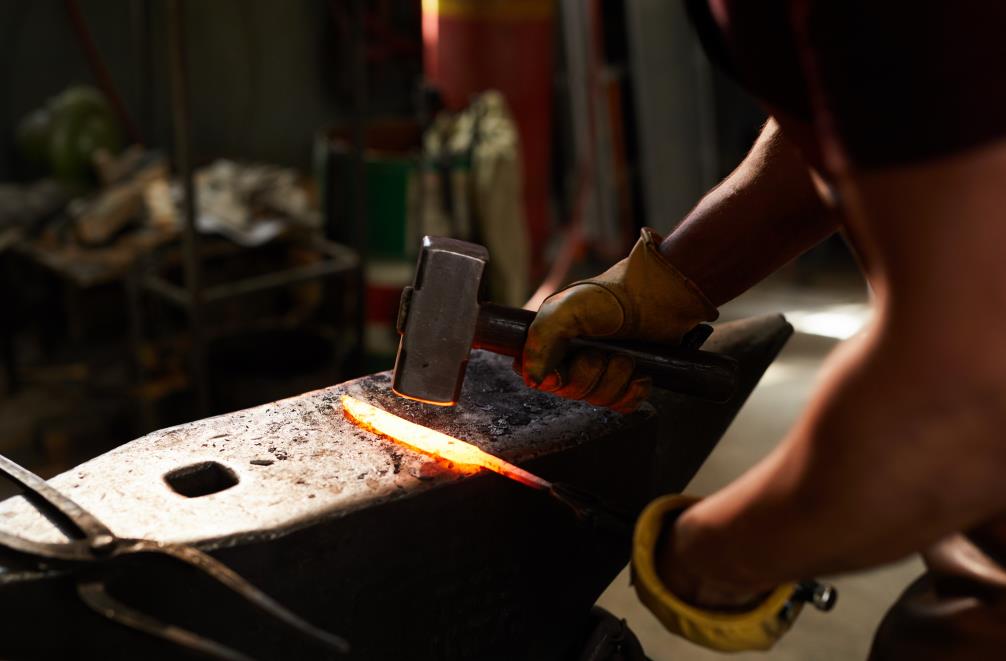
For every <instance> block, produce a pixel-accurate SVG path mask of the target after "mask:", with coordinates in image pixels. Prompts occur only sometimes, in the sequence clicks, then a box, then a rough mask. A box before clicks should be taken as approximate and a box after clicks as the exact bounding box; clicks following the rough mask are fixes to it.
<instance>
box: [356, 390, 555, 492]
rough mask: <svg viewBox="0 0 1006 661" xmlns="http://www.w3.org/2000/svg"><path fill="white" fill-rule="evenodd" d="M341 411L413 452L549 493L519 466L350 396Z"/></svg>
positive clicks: (546, 484)
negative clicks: (495, 474) (472, 468)
mask: <svg viewBox="0 0 1006 661" xmlns="http://www.w3.org/2000/svg"><path fill="white" fill-rule="evenodd" d="M342 409H343V411H345V413H346V416H347V417H348V418H349V419H350V420H352V421H353V422H355V423H356V424H358V425H360V426H361V427H364V428H366V429H369V430H371V431H373V432H376V433H378V434H382V435H384V436H387V437H388V438H390V439H391V440H393V441H395V442H396V443H401V444H402V445H407V446H409V447H410V448H412V449H413V450H418V451H420V452H423V453H425V454H429V455H433V456H434V457H439V458H441V459H446V460H447V461H452V462H454V463H455V464H460V465H462V466H476V467H480V468H487V469H489V470H491V471H493V472H494V473H499V474H500V475H503V476H505V477H509V478H510V479H511V480H516V481H517V482H520V483H521V484H524V485H527V486H529V487H531V488H533V489H549V488H551V486H552V484H551V483H550V482H549V481H548V480H544V479H542V478H540V477H538V476H537V475H534V474H533V473H529V472H527V471H526V470H524V469H523V468H520V467H519V466H514V465H513V464H511V463H510V462H508V461H504V460H502V459H500V458H499V457H495V456H493V455H491V454H489V453H488V452H484V451H483V450H480V449H479V448H477V447H475V446H474V445H472V444H471V443H466V442H464V441H462V440H460V439H457V438H454V437H452V436H448V435H447V434H442V433H440V432H438V431H435V430H433V429H429V428H427V427H423V426H422V425H417V424H416V423H414V422H409V421H408V420H405V419H403V418H399V417H398V416H397V415H395V414H393V413H388V412H387V411H383V410H381V409H379V408H377V407H375V406H371V405H370V404H367V403H366V402H362V401H360V400H358V399H356V398H354V397H350V396H349V395H343V396H342Z"/></svg>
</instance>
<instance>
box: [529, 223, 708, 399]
mask: <svg viewBox="0 0 1006 661" xmlns="http://www.w3.org/2000/svg"><path fill="white" fill-rule="evenodd" d="M660 242H661V238H660V236H659V235H658V234H657V233H656V232H654V231H653V230H651V229H643V231H642V235H641V236H640V237H639V241H637V242H636V245H635V246H634V247H633V249H632V252H631V253H629V256H628V257H626V258H625V259H623V260H622V261H620V262H618V263H617V264H615V265H614V266H612V267H611V268H610V269H608V270H607V271H605V272H604V273H602V274H601V275H599V276H596V277H594V278H590V279H589V280H580V281H579V282H574V283H573V284H571V285H569V286H568V287H566V288H565V289H562V290H560V291H558V292H556V293H555V294H553V295H552V296H550V297H549V298H547V299H545V302H544V303H543V304H542V306H541V309H539V310H538V316H537V317H535V320H534V322H533V323H532V324H531V327H530V329H528V334H527V342H526V343H525V345H524V355H523V357H522V363H521V374H522V375H523V376H524V381H525V382H526V383H527V384H528V385H529V386H532V387H535V388H539V389H541V390H545V391H548V392H554V393H556V394H559V395H562V396H563V397H568V398H570V399H584V400H586V401H588V402H590V403H591V404H594V405H596V406H607V407H609V408H612V409H615V410H616V411H622V412H627V411H632V410H635V409H636V408H637V407H638V406H639V404H640V402H642V400H643V399H645V398H646V396H647V394H649V389H650V381H649V379H642V378H633V367H634V366H633V364H632V360H631V359H629V358H626V357H624V356H614V357H611V358H610V359H609V358H608V357H607V356H606V355H604V354H602V353H600V352H595V351H583V352H579V353H578V354H577V355H575V356H574V357H573V358H572V360H570V361H569V362H568V364H566V365H564V369H559V368H560V363H562V361H563V358H564V357H565V353H566V345H567V343H568V341H569V340H570V339H571V338H574V337H590V338H624V339H633V340H645V341H649V342H661V343H666V344H677V343H678V342H680V341H681V337H682V336H683V335H684V334H685V333H687V332H688V331H689V330H691V329H692V328H694V327H695V326H697V325H698V324H699V323H701V322H703V321H712V320H714V319H716V317H717V315H718V313H717V312H716V308H715V307H713V305H712V303H710V302H709V300H708V299H706V297H705V295H704V294H703V293H702V292H701V291H699V288H698V287H696V286H695V284H694V283H692V282H691V281H689V280H688V279H687V278H686V277H685V276H684V275H682V274H681V273H680V272H679V271H678V270H677V269H676V268H674V267H673V266H672V265H671V264H670V263H668V262H667V260H666V259H664V257H663V256H662V255H661V254H660V251H659V250H658V246H659V245H660Z"/></svg>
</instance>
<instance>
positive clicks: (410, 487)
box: [0, 318, 790, 659]
mask: <svg viewBox="0 0 1006 661" xmlns="http://www.w3.org/2000/svg"><path fill="white" fill-rule="evenodd" d="M789 333H790V329H789V326H788V324H786V323H785V322H784V321H783V320H781V318H760V319H755V320H748V321H743V322H736V323H733V324H725V325H723V326H721V327H720V328H719V329H718V330H717V331H716V333H714V335H713V337H712V338H711V339H710V340H709V342H708V343H707V345H706V346H707V348H709V349H710V350H713V351H718V352H721V353H724V354H726V355H730V356H733V357H735V358H736V359H737V360H738V362H739V365H740V384H739V388H738V392H737V394H736V395H735V397H734V398H733V399H732V400H731V401H729V402H727V403H724V404H714V403H711V402H701V401H698V400H693V399H690V398H687V397H685V396H682V395H674V394H671V393H659V392H658V393H656V394H655V395H654V397H653V399H652V400H651V404H652V406H650V407H647V408H646V410H644V411H641V412H639V413H636V414H633V415H630V416H624V417H622V416H618V415H616V414H614V413H611V412H608V411H606V410H602V409H597V408H594V407H591V406H588V405H585V404H581V403H574V402H567V401H563V400H558V399H556V398H553V397H551V396H549V395H545V394H541V393H537V392H533V391H529V390H527V389H526V388H525V387H524V386H523V384H522V383H521V382H520V379H519V378H518V377H517V376H516V375H514V374H513V373H512V372H511V370H510V367H509V361H508V360H506V359H505V358H501V357H495V356H492V355H489V354H482V353H476V354H474V355H473V359H472V361H471V365H470V367H469V370H470V372H469V375H468V378H467V380H466V383H465V387H464V391H463V393H462V397H461V403H460V404H459V405H458V406H457V407H454V408H451V409H444V408H436V407H428V406H424V405H421V404H418V403H416V402H410V401H407V400H403V399H401V398H398V397H396V396H395V395H394V394H393V393H391V392H390V390H389V385H390V377H389V375H388V374H387V373H383V374H377V375H373V376H370V377H365V378H363V379H359V380H356V381H352V382H349V383H346V384H342V385H338V386H334V387H332V388H328V389H325V390H321V391H316V392H313V393H307V394H305V395H301V396H298V397H294V398H291V399H287V400H283V401H279V402H275V403H273V404H269V405H266V406H261V407H258V408H255V409H249V410H246V411H239V412H236V413H232V414H228V415H224V416H219V417H216V418H210V419H207V420H201V421H197V422H194V423H190V424H188V425H183V426H180V427H175V428H171V429H166V430H162V431H158V432H154V433H152V434H149V435H148V436H145V437H143V438H140V439H138V440H136V441H133V442H131V443H129V444H127V445H125V446H123V447H121V448H119V449H117V450H114V451H112V452H109V453H107V454H105V455H102V456H101V457H98V458H96V459H94V460H92V461H89V462H87V463H85V464H82V465H81V466H80V467H78V468H77V469H75V470H72V471H69V472H67V473H64V474H63V475H60V476H57V477H55V478H53V480H51V482H52V484H54V485H55V486H57V487H58V488H60V489H64V490H66V491H67V492H68V493H69V494H71V495H72V497H73V498H74V499H75V500H76V501H77V502H79V503H80V505H82V506H83V507H85V508H87V509H88V510H89V511H91V512H93V513H94V514H95V515H96V516H98V517H99V518H101V519H102V520H103V521H104V522H105V523H106V524H107V525H108V526H109V527H110V528H111V529H112V530H113V531H114V532H115V533H116V534H117V535H120V536H123V537H143V538H148V539H153V540H162V541H174V542H186V543H193V544H195V545H197V546H199V547H200V548H203V549H206V550H211V551H213V554H214V555H215V556H216V557H217V558H219V559H220V560H222V561H223V562H225V563H226V564H228V565H229V566H231V567H232V568H234V569H235V570H237V571H238V572H240V573H241V574H242V575H243V576H245V577H246V578H247V579H248V580H250V581H251V582H252V583H254V584H255V585H257V586H258V587H260V588H261V589H263V590H264V591H266V592H267V593H268V594H270V595H272V596H274V597H275V598H277V599H278V600H279V601H280V602H281V603H283V604H285V605H287V606H289V607H290V608H291V609H293V610H294V611H296V612H297V613H299V614H300V615H302V616H304V617H306V618H307V619H309V620H310V621H312V622H313V623H315V624H317V625H319V626H323V627H326V628H329V629H331V630H333V631H338V632H339V633H340V634H343V635H345V636H346V637H347V638H348V639H349V642H350V643H351V645H352V646H353V654H354V656H355V658H364V659H371V658H411V659H427V658H428V659H472V658H479V659H483V658H486V659H492V658H500V659H504V658H509V659H512V658H522V659H526V658H543V659H548V658H558V657H560V656H561V654H562V653H563V651H564V650H566V649H567V648H568V646H569V645H570V643H571V641H572V640H573V639H575V637H576V635H577V631H578V628H579V627H580V625H581V624H582V622H583V620H584V618H586V616H587V613H588V611H589V608H590V606H591V604H592V603H593V601H594V600H595V599H596V597H597V595H598V594H600V592H601V591H602V590H603V589H604V587H606V585H607V584H608V583H609V582H610V581H611V579H612V578H613V577H614V576H615V575H616V574H617V573H618V571H619V570H620V569H621V568H622V567H623V566H624V563H625V561H626V559H627V554H628V548H627V543H626V540H625V539H623V538H615V537H612V536H611V535H609V534H606V533H604V532H600V531H597V530H592V529H589V528H585V527H582V526H580V525H578V523H577V522H576V520H575V519H573V517H571V516H570V515H569V512H568V510H567V509H566V508H564V507H563V506H561V505H559V504H556V503H554V502H553V501H551V500H549V499H547V498H545V497H543V496H542V495H541V494H540V493H537V492H533V491H530V490H528V489H526V488H524V487H522V486H520V485H517V484H515V483H512V482H510V481H508V480H505V479H503V478H500V477H498V476H496V475H493V474H480V475H475V476H467V477H461V476H459V475H457V474H455V473H453V472H451V471H449V470H446V469H445V468H444V467H443V466H441V465H440V464H438V463H436V462H435V461H433V460H431V459H428V458H426V457H422V456H420V455H417V454H415V453H413V452H411V451H409V450H407V449H404V448H401V447H398V446H395V445H393V444H391V443H389V442H387V441H385V440H382V439H380V438H377V437H375V436H374V435H372V434H370V433H369V432H366V431H364V430H362V429H359V428H357V427H355V426H354V425H352V424H351V423H350V422H349V421H347V420H345V419H344V418H343V416H342V414H341V412H340V411H338V410H337V409H336V408H335V407H334V406H333V404H335V403H336V402H337V399H338V396H339V395H340V394H342V393H349V394H352V395H354V396H356V397H359V398H362V399H365V400H367V401H370V402H372V403H375V404H377V405H379V406H382V407H385V408H387V409H389V410H392V411H394V412H395V413H397V414H398V415H401V416H403V417H406V418H409V419H412V420H414V421H417V422H421V423H422V424H425V425H427V426H430V427H432V428H435V429H439V430H441V431H444V432H446V433H450V434H452V435H455V436H459V437H462V438H464V439H466V440H468V441H471V442H473V443H475V444H477V445H479V446H480V447H482V448H483V449H486V450H487V451H490V452H492V453H494V454H498V455H500V456H502V457H504V458H506V459H508V460H511V461H515V462H517V463H522V464H524V465H525V466H526V467H528V468H530V469H533V470H534V471H536V472H537V473H539V474H540V475H542V476H543V477H545V478H547V479H551V480H561V481H564V482H569V483H571V484H574V485H576V486H577V487H580V488H584V489H588V490H590V491H592V492H594V493H596V494H599V495H601V496H603V497H604V498H606V499H608V500H609V501H611V502H612V503H613V504H616V505H618V506H619V507H622V508H625V509H628V510H630V511H638V509H639V508H641V507H642V506H643V505H644V504H645V503H646V502H647V500H648V499H650V498H652V497H653V496H654V495H656V494H658V493H663V492H666V491H669V490H675V489H681V488H683V487H684V486H685V484H686V483H687V482H688V480H690V479H691V476H692V475H693V474H694V472H695V471H696V470H697V469H698V467H699V465H700V464H701V462H702V461H703V460H704V459H705V457H706V456H707V455H708V453H709V452H710V451H711V449H712V448H713V446H714V445H715V443H716V441H717V440H718V439H719V437H720V435H721V434H722V433H723V431H724V430H725V428H726V427H727V425H728V424H729V422H730V420H731V419H732V418H733V416H734V415H735V413H736V411H737V409H738V408H739V407H740V405H741V404H742V403H743V401H744V400H745V399H746V398H747V395H748V393H749V392H750V389H751V388H753V386H754V385H755V383H756V382H757V380H758V379H759V378H760V376H761V374H762V372H763V371H764V369H765V368H766V367H767V366H768V364H769V363H770V362H771V360H772V359H773V358H774V357H775V355H776V353H777V352H778V350H779V349H780V348H781V346H782V344H783V343H784V342H785V340H786V338H787V337H788V335H789ZM202 462H214V463H215V464H218V465H219V466H221V467H223V469H224V472H225V473H227V472H229V473H232V474H233V475H234V476H236V477H237V483H236V484H234V485H233V486H230V487H229V488H225V489H224V490H222V491H219V492H217V493H212V494H210V495H204V496H199V497H185V496H183V495H181V494H179V493H176V492H175V491H173V490H172V489H171V488H170V487H169V486H168V484H167V483H166V482H165V480H164V478H163V476H164V475H165V474H166V473H168V472H169V471H172V470H176V469H178V468H181V467H185V466H190V465H194V464H199V463H202ZM211 465H212V464H211ZM199 474H200V473H199V472H198V471H197V472H196V475H199ZM221 474H222V473H221ZM212 477H213V476H212V475H210V476H209V478H211V479H208V481H207V483H206V484H204V485H202V487H201V488H203V490H205V489H206V488H209V489H212V487H213V486H214V484H215V483H214V480H213V479H212ZM225 483H227V481H222V482H220V483H219V484H225ZM191 486H192V485H191V484H190V485H188V487H185V486H184V485H176V487H184V488H183V490H187V489H188V488H189V487H191ZM196 487H199V485H198V484H197V485H196ZM196 492H197V493H198V492H199V489H198V488H197V489H196ZM0 529H3V530H9V531H12V532H17V533H18V534H21V535H23V536H30V537H32V538H35V539H39V540H51V541H58V540H61V539H63V537H62V535H61V534H60V533H59V532H58V531H57V530H56V529H55V528H54V527H53V526H51V525H50V524H49V523H48V522H47V521H45V520H43V519H41V518H40V517H38V516H37V515H35V514H34V513H33V512H32V511H31V510H30V508H28V507H27V506H26V503H24V502H23V501H22V500H21V499H20V498H13V499H9V500H7V501H5V502H3V503H0ZM0 567H2V569H0V622H2V623H3V626H4V631H5V636H4V637H2V638H0V656H22V655H24V654H25V653H26V652H33V653H35V652H39V651H40V650H41V651H43V652H44V653H49V654H56V653H61V652H65V651H67V650H73V651H74V652H76V653H82V652H87V653H95V654H100V655H102V656H105V657H109V656H130V657H133V658H135V657H137V656H139V655H141V654H143V655H146V656H147V657H150V656H157V655H165V654H168V651H166V650H165V649H163V648H161V647H158V645H157V644H156V643H155V642H151V641H149V640H145V639H142V638H138V637H136V636H135V635H133V634H131V633H129V632H126V631H123V630H120V629H116V628H114V627H110V626H108V625H107V624H105V623H103V622H102V621H100V620H96V619H95V618H94V617H91V616H90V615H89V614H88V613H87V612H86V611H84V610H83V609H81V608H79V607H77V606H75V605H74V603H72V602H71V601H70V600H69V599H68V595H67V594H66V592H67V590H66V580H65V578H64V577H62V576H60V575H59V574H58V573H56V572H53V573H43V574H38V573H29V572H25V571H24V570H23V569H19V567H23V565H19V563H18V560H17V558H14V557H10V558H2V557H0ZM183 579H184V577H179V576H178V575H176V574H173V573H171V572H168V571H165V572H148V573H147V574H146V575H145V576H142V577H137V576H131V577H130V579H129V581H123V582H122V585H120V586H118V590H119V596H120V598H122V599H124V600H126V601H128V602H130V603H137V605H144V606H147V605H149V604H147V603H146V602H145V600H149V598H150V595H151V594H157V595H159V597H160V598H163V599H164V600H165V601H164V603H162V604H161V605H160V606H159V607H160V608H164V609H168V610H169V612H171V613H172V614H174V613H175V611H180V612H182V614H183V615H184V616H185V617H186V618H189V619H190V620H191V622H190V624H191V628H193V629H195V630H197V631H198V630H199V629H200V627H201V628H202V630H203V631H213V633H214V635H215V637H216V638H217V639H221V640H224V641H225V642H226V640H227V639H228V636H230V637H232V638H234V639H242V637H247V636H249V635H256V636H260V637H263V641H262V643H261V645H260V646H259V647H258V649H260V650H262V656H264V657H277V656H289V655H290V654H291V651H290V650H289V649H288V648H278V647H275V644H276V641H272V640H269V639H268V637H267V636H265V634H264V633H263V632H258V631H249V630H248V629H249V628H248V627H247V626H245V625H244V624H243V623H244V621H245V620H244V619H243V617H242V613H240V612H234V611H233V610H230V609H222V608H220V606H219V602H218V601H215V600H214V598H213V595H212V594H211V593H207V592H204V591H201V590H200V589H198V586H197V585H195V584H190V583H189V582H186V580H183ZM113 587H114V586H113ZM54 619H55V620H57V621H58V628H59V630H60V631H61V632H63V633H61V635H60V636H59V637H54V636H45V635H42V634H43V632H46V631H51V630H52V625H53V620H54ZM180 624H186V622H180ZM6 632H11V633H10V634H7V633H6ZM270 645H273V646H272V647H270Z"/></svg>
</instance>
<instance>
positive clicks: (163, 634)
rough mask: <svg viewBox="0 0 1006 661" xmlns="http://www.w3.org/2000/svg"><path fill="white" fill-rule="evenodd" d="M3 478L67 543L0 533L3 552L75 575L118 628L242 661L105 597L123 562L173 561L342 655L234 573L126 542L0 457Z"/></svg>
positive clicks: (175, 548) (171, 549)
mask: <svg viewBox="0 0 1006 661" xmlns="http://www.w3.org/2000/svg"><path fill="white" fill-rule="evenodd" d="M0 477H3V478H5V479H7V480H9V481H11V482H13V483H14V484H16V485H17V486H19V487H20V488H21V489H22V490H23V491H24V493H25V496H26V498H27V500H28V501H29V502H31V503H32V504H33V505H34V506H35V507H36V508H37V509H38V510H39V512H41V513H42V514H43V515H44V516H45V517H46V518H48V519H50V520H51V521H53V523H54V524H56V525H57V526H58V527H59V528H60V529H61V530H63V531H64V532H65V533H66V534H67V535H68V536H70V540H68V541H66V542H60V543H50V542H38V541H34V540H30V539H25V538H23V537H18V536H17V535H14V534H11V533H8V532H4V531H0V549H3V550H8V551H13V552H15V553H18V554H21V555H23V556H25V557H26V558H28V559H30V560H34V561H36V562H37V563H38V565H39V566H40V567H46V568H50V569H51V568H64V569H69V570H71V571H76V572H77V573H78V579H77V594H78V595H79V596H80V598H81V600H82V601H83V602H84V603H85V604H87V606H88V607H90V608H91V609H92V610H94V611H95V612H97V613H99V614H100V615H102V616H104V617H106V618H108V619H110V620H112V621H114V622H117V623H119V624H121V625H123V626H126V627H129V628H131V629H135V630H137V631H140V632H142V633H145V634H148V635H150V636H155V637H158V638H161V639H163V640H166V641H168V642H170V643H172V644H174V645H177V646H179V647H181V648H184V649H186V650H188V651H189V652H195V653H198V654H201V655H204V656H207V657H210V658H217V659H230V660H244V659H249V658H251V657H249V656H248V655H246V654H244V653H242V652H240V651H238V650H235V649H233V648H231V647H228V646H227V645H224V644H222V643H220V642H217V641H215V640H211V639H209V638H207V637H205V636H202V635H199V634H196V633H194V632H192V631H188V630H186V629H183V628H181V627H179V626H176V625H173V624H171V623H168V622H163V621H161V620H159V619H158V618H156V617H154V616H152V615H150V614H147V613H144V612H142V611H139V610H137V609H136V608H133V607H131V606H129V605H127V604H124V603H122V602H121V601H119V600H118V599H116V598H115V597H113V596H112V595H111V594H109V592H108V591H107V590H106V587H105V581H104V579H103V576H104V575H105V574H106V573H107V572H108V571H109V570H111V569H112V568H113V566H114V565H115V564H116V563H117V562H119V561H121V560H123V559H124V558H126V557H127V556H129V557H136V556H143V555H147V556H150V555H154V556H161V557H168V558H171V559H173V560H175V561H177V562H179V563H182V564H185V565H188V566H190V567H192V568H194V569H197V570H199V571H200V572H202V573H203V574H205V575H206V576H208V577H209V578H211V579H213V580H214V581H216V582H217V583H219V584H220V585H221V586H223V587H224V588H226V589H227V590H229V591H230V592H231V593H233V594H235V595H237V596H238V597H240V598H241V599H243V600H244V601H245V602H246V603H248V604H250V605H251V606H253V607H254V608H256V609H257V610H258V611H259V612H261V613H263V614H265V615H267V616H268V617H270V618H272V619H273V620H274V621H275V622H278V623H280V624H282V625H284V626H285V627H286V628H287V629H288V630H289V631H291V632H292V633H294V634H296V635H297V636H299V637H301V638H303V639H305V640H308V641H311V642H313V643H316V644H317V645H318V646H320V647H323V648H324V649H326V650H328V651H333V652H339V653H347V652H348V651H349V645H348V644H347V643H346V641H345V640H343V639H342V638H340V637H339V636H336V635H334V634H331V633H329V632H327V631H324V630H322V629H319V628H318V627H315V626H314V625H312V624H310V623H308V622H306V621H304V620H303V619H301V618H300V617H299V616H297V615H296V614H294V613H293V612H291V611H289V610H287V609H286V608H285V607H283V606H282V605H280V604H279V603H277V602H276V601H275V600H273V599H272V598H271V597H269V596H268V595H266V594H265V593H263V592H262V591H261V590H259V589H258V588H256V587H255V586H253V585H251V584H250V583H248V582H247V581H246V580H244V579H243V578H241V576H239V575H238V574H237V573H236V572H234V571H233V570H232V569H230V568H229V567H227V566H226V565H224V564H221V563H220V562H219V561H218V560H216V559H215V558H213V557H211V556H209V555H207V554H206V553H203V552H202V551H200V550H199V549H197V548H195V547H192V546H188V545H185V544H164V543H161V542H154V541H151V540H147V539H123V538H121V537H118V536H116V535H115V533H113V532H112V531H111V530H110V529H109V528H108V527H107V526H105V524H103V523H102V522H101V521H99V520H98V519H97V518H96V517H95V516H94V515H93V514H91V513H90V512H88V511H87V510H85V509H84V508H82V507H81V506H80V505H78V504H77V503H75V502H74V501H72V500H71V499H70V498H68V497H67V496H65V495H63V494H62V493H60V492H59V491H57V490H56V489H55V488H54V487H53V486H51V485H50V484H48V483H47V482H46V481H45V480H43V479H42V478H40V477H39V476H38V475H35V474H34V473H32V472H31V471H29V470H28V469H26V468H24V467H22V466H20V465H18V464H17V463H15V462H13V461H11V460H10V459H8V458H7V457H5V456H3V455H0Z"/></svg>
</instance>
